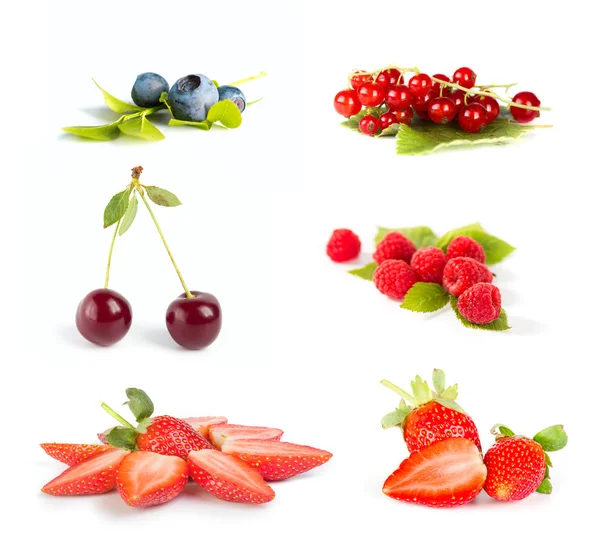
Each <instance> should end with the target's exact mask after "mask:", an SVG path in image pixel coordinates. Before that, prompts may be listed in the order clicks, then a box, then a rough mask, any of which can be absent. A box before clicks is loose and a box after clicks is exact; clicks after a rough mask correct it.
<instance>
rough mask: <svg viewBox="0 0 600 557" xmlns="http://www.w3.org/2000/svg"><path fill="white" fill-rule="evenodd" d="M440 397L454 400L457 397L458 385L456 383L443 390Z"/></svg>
mask: <svg viewBox="0 0 600 557" xmlns="http://www.w3.org/2000/svg"><path fill="white" fill-rule="evenodd" d="M440 396H441V397H442V398H445V399H447V400H455V399H456V397H458V385H457V384H456V383H455V384H454V385H450V387H448V388H447V389H444V392H443V393H442V394H441V395H440Z"/></svg>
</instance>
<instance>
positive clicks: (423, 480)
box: [383, 439, 486, 508]
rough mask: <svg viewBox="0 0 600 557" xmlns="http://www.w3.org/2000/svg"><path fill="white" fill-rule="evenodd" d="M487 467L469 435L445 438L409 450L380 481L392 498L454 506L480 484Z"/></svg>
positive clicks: (473, 493) (474, 492)
mask: <svg viewBox="0 0 600 557" xmlns="http://www.w3.org/2000/svg"><path fill="white" fill-rule="evenodd" d="M485 478H486V468H485V465H484V464H483V461H482V459H481V454H480V452H479V449H478V448H477V447H476V446H475V444H474V443H472V442H471V441H469V440H468V439H446V440H444V441H440V442H439V443H435V444H434V445H430V446H428V447H426V448H425V449H423V450H421V451H417V452H414V453H412V454H411V455H410V456H409V457H408V458H407V459H406V460H404V461H403V462H402V463H401V464H400V467H399V468H398V470H396V471H395V472H394V473H393V474H392V475H391V476H390V477H389V478H388V479H387V480H386V481H385V484H384V485H383V493H385V494H386V495H387V496H388V497H392V498H393V499H398V500H400V501H405V502H407V503H417V504H418V505H426V506H428V507H438V508H441V507H457V506H459V505H464V504H465V503H468V502H469V501H472V500H473V499H475V497H477V495H478V494H479V493H480V492H481V490H482V488H483V484H484V482H485Z"/></svg>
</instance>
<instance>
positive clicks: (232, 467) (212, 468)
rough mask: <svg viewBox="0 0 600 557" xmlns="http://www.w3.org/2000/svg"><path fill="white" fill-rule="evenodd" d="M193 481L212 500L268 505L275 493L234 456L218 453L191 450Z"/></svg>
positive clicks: (190, 465)
mask: <svg viewBox="0 0 600 557" xmlns="http://www.w3.org/2000/svg"><path fill="white" fill-rule="evenodd" d="M188 465H189V467H190V475H191V476H192V479H193V480H194V481H195V482H196V483H197V484H198V485H200V486H202V487H203V488H204V489H206V490H207V491H210V493H212V494H213V495H214V496H215V497H218V498H219V499H224V500H225V501H234V502H238V503H254V504H258V503H268V502H269V501H272V500H273V498H274V497H275V492H274V491H273V490H272V489H271V487H270V486H269V484H267V482H265V480H264V479H263V477H262V476H261V475H260V473H259V472H258V471H257V470H256V468H253V467H252V466H250V464H248V463H246V462H244V461H243V460H241V459H240V458H237V457H236V456H232V455H229V454H225V453H221V452H219V451H192V452H191V453H190V455H189V457H188Z"/></svg>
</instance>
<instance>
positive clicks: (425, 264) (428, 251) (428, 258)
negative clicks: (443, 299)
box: [410, 247, 448, 284]
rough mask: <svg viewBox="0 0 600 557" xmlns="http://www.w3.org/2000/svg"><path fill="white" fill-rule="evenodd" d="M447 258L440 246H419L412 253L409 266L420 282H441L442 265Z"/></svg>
mask: <svg viewBox="0 0 600 557" xmlns="http://www.w3.org/2000/svg"><path fill="white" fill-rule="evenodd" d="M447 261H448V258H447V257H446V254H445V253H444V252H443V251H442V250H441V249H440V248H434V247H427V248H421V249H418V250H417V251H415V253H413V256H412V258H411V260H410V266H411V268H412V270H413V271H414V272H415V274H416V275H417V279H418V280H419V281H420V282H436V283H437V284H442V277H443V275H444V267H446V263H447Z"/></svg>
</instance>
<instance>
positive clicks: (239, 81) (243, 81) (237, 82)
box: [229, 72, 267, 85]
mask: <svg viewBox="0 0 600 557" xmlns="http://www.w3.org/2000/svg"><path fill="white" fill-rule="evenodd" d="M266 76H267V72H260V73H259V74H258V75H253V76H252V77H245V78H244V79H238V80H237V81H232V82H231V83H230V84H229V85H241V84H242V83H248V81H254V80H255V79H260V78H261V77H266Z"/></svg>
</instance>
